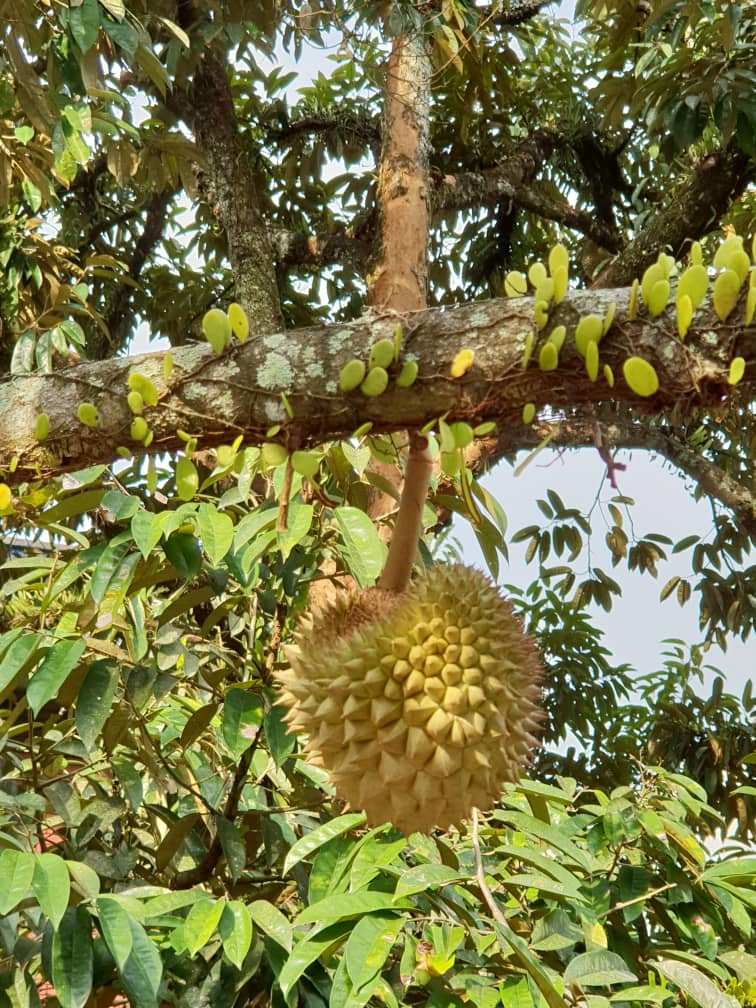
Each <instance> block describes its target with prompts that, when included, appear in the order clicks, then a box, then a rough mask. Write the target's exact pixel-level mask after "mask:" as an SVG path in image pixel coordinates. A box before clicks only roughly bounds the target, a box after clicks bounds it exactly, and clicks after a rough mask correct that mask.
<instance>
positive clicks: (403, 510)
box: [378, 432, 433, 592]
mask: <svg viewBox="0 0 756 1008" xmlns="http://www.w3.org/2000/svg"><path fill="white" fill-rule="evenodd" d="M409 439H410V441H409V454H408V456H407V464H406V467H405V470H404V485H403V487H402V494H401V498H400V501H399V511H398V513H397V516H396V522H395V523H394V529H393V532H392V535H391V543H390V545H389V551H388V557H387V559H386V565H385V567H384V569H383V573H382V574H381V576H380V578H379V580H378V587H379V588H382V589H384V590H385V591H393V592H402V591H404V590H405V589H406V588H407V586H408V585H409V582H410V577H411V575H412V566H413V564H414V562H415V557H416V556H417V541H418V539H419V538H420V536H421V534H422V531H423V510H424V508H425V500H426V497H427V496H428V487H429V485H430V478H431V471H432V469H433V461H432V459H431V457H430V452H429V450H428V441H427V439H426V438H424V437H422V436H421V435H419V434H416V433H413V432H410V435H409Z"/></svg>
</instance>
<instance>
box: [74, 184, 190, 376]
mask: <svg viewBox="0 0 756 1008" xmlns="http://www.w3.org/2000/svg"><path fill="white" fill-rule="evenodd" d="M174 195H175V193H173V192H171V191H170V190H164V191H163V192H159V193H155V195H154V196H153V197H152V198H151V199H150V201H149V202H148V203H147V205H146V207H145V208H144V209H145V219H144V227H143V229H142V233H141V234H140V236H139V237H138V238H137V240H136V242H135V244H134V250H133V252H132V253H131V257H130V259H129V264H128V276H129V277H130V278H131V279H132V280H133V281H135V282H136V281H137V280H139V277H140V276H141V275H142V270H143V269H144V266H145V263H146V262H147V260H148V259H149V257H150V256H151V255H152V253H153V252H154V251H155V247H156V246H157V244H158V242H159V241H160V239H161V238H162V237H163V231H164V229H165V221H166V217H167V214H168V207H169V206H170V203H171V200H172V199H173V197H174ZM114 223H115V222H113V221H111V222H109V224H108V226H112V224H114ZM132 291H133V288H131V287H130V286H128V285H127V284H121V285H120V287H118V289H117V290H116V291H115V294H114V296H113V299H112V300H111V302H110V305H109V308H108V312H107V316H106V319H105V322H106V325H107V327H108V333H109V337H108V339H107V345H106V346H103V345H102V344H103V343H105V340H103V339H101V340H100V344H101V345H100V347H98V348H97V349H96V350H95V352H94V354H93V356H96V357H98V358H101V357H104V356H105V355H106V354H107V353H109V352H112V351H113V350H120V349H121V348H122V347H123V346H124V345H125V343H126V340H127V339H128V336H129V330H130V328H131V325H132V323H133V319H132V318H131V314H130V311H129V309H130V307H131V297H132Z"/></svg>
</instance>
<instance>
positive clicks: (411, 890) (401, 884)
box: [394, 864, 462, 899]
mask: <svg viewBox="0 0 756 1008" xmlns="http://www.w3.org/2000/svg"><path fill="white" fill-rule="evenodd" d="M461 877H462V876H460V874H459V872H457V871H454V869H453V868H447V866H446V865H442V864H422V865H416V866H415V867H414V868H410V869H409V870H408V871H405V872H402V874H401V876H400V878H399V881H398V882H397V884H396V892H395V893H394V899H401V898H402V897H404V896H414V895H416V894H417V893H421V892H426V891H427V890H428V889H439V888H441V887H442V886H445V885H448V884H449V883H450V882H457V881H459V879H460V878H461Z"/></svg>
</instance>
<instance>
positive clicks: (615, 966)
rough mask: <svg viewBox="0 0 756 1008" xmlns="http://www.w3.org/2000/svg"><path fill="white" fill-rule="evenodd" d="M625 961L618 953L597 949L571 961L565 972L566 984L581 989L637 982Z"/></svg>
mask: <svg viewBox="0 0 756 1008" xmlns="http://www.w3.org/2000/svg"><path fill="white" fill-rule="evenodd" d="M637 980H638V977H637V976H636V975H635V974H634V973H632V972H631V971H630V970H629V969H628V967H627V964H626V963H625V960H624V959H623V958H622V957H621V956H618V955H617V953H616V952H609V951H607V950H605V949H595V950H594V951H593V952H584V953H583V954H582V955H579V956H575V958H574V959H571V960H570V962H569V964H568V966H567V969H566V970H565V971H564V982H565V983H574V984H579V985H580V986H581V987H608V986H610V985H611V984H618V983H632V982H637Z"/></svg>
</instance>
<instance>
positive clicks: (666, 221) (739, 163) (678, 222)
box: [593, 142, 756, 287]
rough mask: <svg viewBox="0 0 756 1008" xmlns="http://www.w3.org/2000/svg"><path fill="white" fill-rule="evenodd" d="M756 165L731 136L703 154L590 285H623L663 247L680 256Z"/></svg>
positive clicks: (755, 172) (724, 207)
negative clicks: (730, 139) (720, 148)
mask: <svg viewBox="0 0 756 1008" xmlns="http://www.w3.org/2000/svg"><path fill="white" fill-rule="evenodd" d="M754 177H756V165H755V164H754V162H753V161H752V160H751V159H750V158H749V157H748V155H747V154H745V153H744V152H743V151H742V150H740V148H738V147H737V146H736V145H735V143H734V142H732V143H730V144H729V145H728V146H727V147H724V148H723V149H722V150H719V151H715V152H714V153H713V154H707V155H706V157H705V158H702V159H701V161H699V162H698V164H697V165H696V166H695V168H694V169H693V171H692V172H691V173H690V174H689V175H688V176H687V177H686V178H684V179H683V180H682V181H681V182H680V183H679V184H678V185H677V186H675V188H674V189H673V190H672V192H671V193H670V195H669V198H668V199H667V200H665V201H664V203H663V205H662V206H661V207H660V209H659V210H658V212H657V213H655V214H653V215H652V216H651V218H650V219H649V220H648V222H647V223H646V224H645V226H644V227H643V228H642V229H641V231H640V232H639V233H638V235H637V236H636V237H635V238H634V239H633V240H632V241H631V242H630V243H629V244H628V245H627V246H626V247H625V248H624V249H623V250H622V252H620V254H619V255H618V256H617V257H616V258H615V259H613V260H612V261H611V262H610V263H609V264H608V266H606V267H605V269H603V270H602V271H601V273H600V274H599V276H598V277H597V278H596V280H595V281H594V283H593V286H594V287H621V286H624V285H626V284H630V283H632V282H633V279H634V278H635V277H640V276H642V275H643V272H644V270H645V269H646V268H647V267H648V266H650V265H651V263H652V262H654V261H655V259H656V257H657V256H658V255H659V252H660V251H662V250H664V249H666V250H668V251H669V252H671V254H672V255H673V256H674V257H675V258H677V259H681V258H682V257H683V255H684V254H685V253H686V252H687V251H688V249H689V248H690V245H691V243H692V242H694V241H697V240H698V239H699V238H703V237H704V235H706V234H708V233H709V232H710V231H711V230H712V229H713V228H714V227H716V225H717V222H718V221H719V219H720V218H721V217H722V216H723V215H724V214H725V213H726V212H727V210H728V209H729V208H730V206H731V205H732V202H733V200H735V199H737V198H738V197H739V196H741V195H742V194H743V192H744V191H745V188H746V186H747V184H748V182H749V179H752V178H754Z"/></svg>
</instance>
